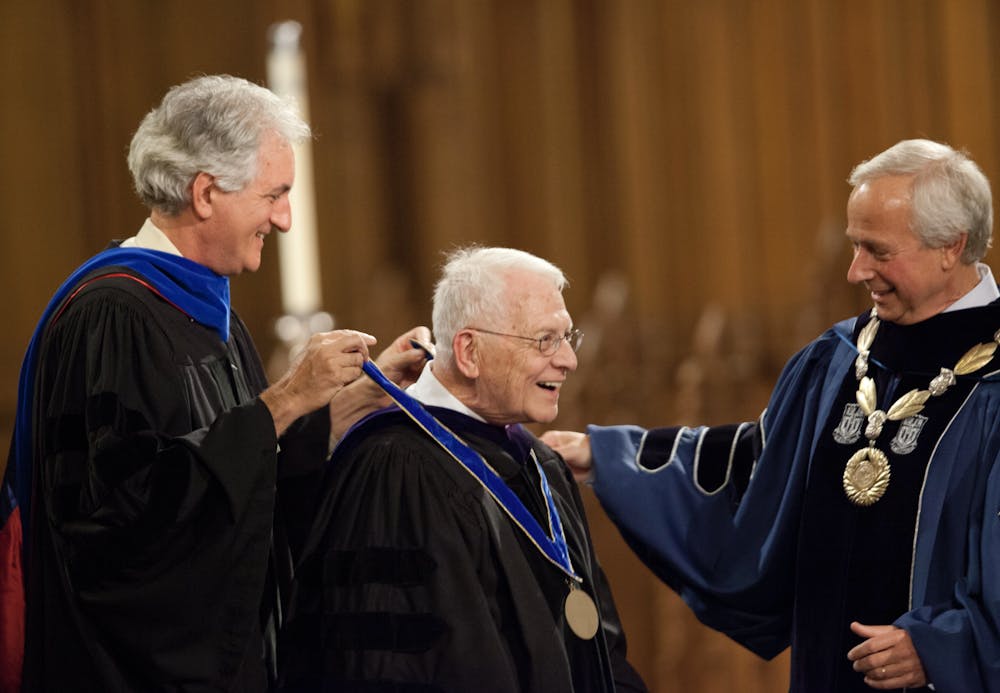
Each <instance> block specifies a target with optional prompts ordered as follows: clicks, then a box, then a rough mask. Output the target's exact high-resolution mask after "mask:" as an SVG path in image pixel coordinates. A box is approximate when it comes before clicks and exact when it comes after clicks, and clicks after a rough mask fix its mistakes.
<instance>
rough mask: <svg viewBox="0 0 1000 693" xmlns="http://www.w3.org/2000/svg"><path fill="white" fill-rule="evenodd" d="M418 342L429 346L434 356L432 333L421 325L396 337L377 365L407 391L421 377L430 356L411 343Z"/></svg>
mask: <svg viewBox="0 0 1000 693" xmlns="http://www.w3.org/2000/svg"><path fill="white" fill-rule="evenodd" d="M411 340H412V341H416V342H418V343H420V344H424V345H427V346H428V348H429V349H430V350H431V353H430V355H431V356H433V355H434V352H433V349H434V347H433V346H432V345H431V331H430V330H429V329H427V328H426V327H424V326H423V325H419V326H417V327H414V328H413V329H411V330H409V331H408V332H404V333H403V334H401V335H399V336H398V337H396V339H394V340H393V342H392V344H390V345H389V346H388V347H387V348H386V349H385V350H384V351H383V352H382V353H381V354H379V355H378V357H377V358H376V359H375V365H376V366H378V367H379V370H380V371H382V372H383V373H384V374H385V377H387V378H388V379H389V380H391V381H392V382H394V383H396V384H397V385H399V386H400V387H401V388H403V389H406V387H407V386H409V385H412V384H413V383H415V382H416V381H417V378H419V377H420V371H422V370H423V369H424V364H425V363H426V362H427V356H428V354H427V353H426V352H425V351H424V350H423V349H418V348H416V347H414V346H413V344H411V343H410V342H411Z"/></svg>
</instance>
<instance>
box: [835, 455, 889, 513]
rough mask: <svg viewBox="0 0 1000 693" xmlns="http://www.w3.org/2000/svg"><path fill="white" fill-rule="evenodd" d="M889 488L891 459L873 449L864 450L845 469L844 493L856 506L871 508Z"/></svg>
mask: <svg viewBox="0 0 1000 693" xmlns="http://www.w3.org/2000/svg"><path fill="white" fill-rule="evenodd" d="M887 488H889V458H888V457H886V456H885V453H884V452H882V451H881V450H879V449H877V448H873V447H867V448H862V449H861V450H858V451H857V452H856V453H854V454H853V455H852V456H851V459H849V460H848V461H847V466H846V467H844V493H846V494H847V498H848V500H850V501H851V502H852V503H854V504H855V505H861V506H869V505H872V504H874V503H875V502H876V501H878V499H879V498H881V497H882V496H883V495H884V494H885V490H886V489H887Z"/></svg>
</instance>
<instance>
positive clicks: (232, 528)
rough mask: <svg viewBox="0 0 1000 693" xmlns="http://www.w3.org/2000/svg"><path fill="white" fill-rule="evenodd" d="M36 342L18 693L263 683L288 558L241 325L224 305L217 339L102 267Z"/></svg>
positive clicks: (260, 381)
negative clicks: (223, 325) (275, 542)
mask: <svg viewBox="0 0 1000 693" xmlns="http://www.w3.org/2000/svg"><path fill="white" fill-rule="evenodd" d="M40 349H41V350H40V353H39V359H38V370H37V383H36V389H35V405H36V406H35V416H34V426H33V428H34V431H35V432H36V434H35V440H34V446H35V464H34V480H33V488H34V492H33V496H34V502H33V506H32V521H31V523H30V541H29V555H28V569H27V576H26V583H27V586H26V589H27V602H28V613H27V642H26V652H25V668H24V690H26V691H144V692H145V691H161V690H163V691H166V690H170V691H177V690H184V691H208V690H213V691H214V690H236V691H263V690H266V689H267V686H268V679H269V676H268V672H267V664H266V663H265V662H266V661H267V657H266V656H265V648H266V642H265V637H264V633H265V632H267V631H268V630H271V631H273V630H274V625H273V618H274V615H275V613H276V600H277V592H276V589H277V588H276V580H277V578H278V577H279V576H278V573H277V572H276V571H275V566H276V565H280V564H281V563H282V561H281V560H280V559H281V558H283V557H284V558H286V560H285V561H284V562H285V563H287V562H288V561H287V557H286V556H281V555H279V557H278V558H279V560H278V561H277V563H276V562H275V555H274V552H273V551H272V521H273V518H274V511H275V485H276V470H277V466H278V454H277V447H278V441H277V439H276V437H275V430H274V423H273V421H272V419H271V416H270V413H269V412H268V410H267V408H266V406H265V405H264V404H263V403H262V402H261V401H260V400H259V399H258V398H257V394H258V393H259V392H260V391H261V390H262V389H263V388H264V387H265V385H266V380H265V376H264V373H263V369H262V367H261V363H260V359H259V357H258V355H257V353H256V351H255V349H254V346H253V343H252V341H251V339H250V336H249V335H248V333H247V331H246V328H245V326H244V325H243V323H242V322H241V321H240V320H239V318H238V317H237V316H236V315H235V314H234V315H233V316H232V321H231V335H230V338H229V341H228V343H226V342H223V341H222V340H221V339H220V337H219V335H218V333H217V332H216V331H215V330H213V329H211V328H209V327H206V326H204V325H201V324H199V323H198V322H195V321H194V320H192V319H190V318H189V317H187V316H186V315H185V314H184V313H182V312H181V311H180V310H178V309H177V308H176V307H174V306H171V305H169V304H168V303H167V302H165V301H164V300H163V299H161V298H160V297H159V296H158V295H156V294H155V293H153V292H152V291H150V290H149V289H148V288H146V287H145V286H143V285H141V284H139V283H137V282H136V281H133V280H131V279H128V278H102V279H101V280H99V281H97V282H94V283H91V284H89V285H88V286H86V288H84V289H83V290H82V291H81V292H80V293H79V294H78V295H76V296H75V297H74V298H73V299H72V301H71V302H69V303H68V305H67V306H66V307H65V308H64V309H63V310H62V312H61V313H58V314H57V317H56V318H54V319H53V320H52V322H51V323H50V324H49V326H48V329H47V331H46V333H45V336H44V338H43V341H42V343H41V345H40ZM326 431H328V424H327V428H326V430H324V431H320V432H319V434H318V436H319V437H318V439H319V440H322V441H323V443H322V444H321V445H320V447H321V448H323V453H324V455H323V456H325V445H326V444H325V435H326ZM290 447H296V445H290ZM308 447H309V446H308V445H303V444H299V445H298V449H300V450H302V449H306V448H308ZM320 460H322V456H321V457H320Z"/></svg>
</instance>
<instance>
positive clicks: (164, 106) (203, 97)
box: [128, 75, 311, 216]
mask: <svg viewBox="0 0 1000 693" xmlns="http://www.w3.org/2000/svg"><path fill="white" fill-rule="evenodd" d="M270 132H273V133H276V134H277V135H278V136H279V137H281V138H282V139H284V140H285V141H287V142H289V143H294V142H298V141H301V140H303V139H306V138H308V137H309V136H310V134H311V133H310V130H309V125H308V124H306V122H305V121H303V120H302V118H301V117H299V115H298V112H297V111H296V109H295V107H294V106H293V105H292V104H290V103H288V102H286V101H284V100H282V99H281V98H279V97H278V96H277V95H275V94H274V93H273V92H271V91H269V90H268V89H265V88H264V87H261V86H259V85H257V84H254V83H252V82H248V81H247V80H245V79H242V78H240V77H231V76H229V75H209V76H204V77H198V78H195V79H192V80H190V81H188V82H185V83H183V84H180V85H177V86H175V87H172V88H171V89H170V91H168V92H167V94H166V95H165V96H164V97H163V101H161V102H160V105H159V106H157V107H156V108H154V109H153V110H152V111H150V112H149V113H148V114H146V117H145V118H143V120H142V123H141V124H140V125H139V129H138V130H137V131H136V133H135V135H134V136H133V137H132V144H131V146H130V147H129V153H128V167H129V170H130V171H131V172H132V179H133V182H134V184H135V190H136V192H137V193H138V195H139V198H140V199H141V200H142V202H143V204H145V205H146V206H147V207H148V208H150V209H156V210H159V211H161V212H163V213H164V214H167V215H168V216H176V215H177V214H179V213H180V212H181V211H182V210H183V209H184V208H185V207H187V206H188V205H189V204H190V203H191V182H192V181H193V180H194V179H195V177H196V176H197V175H198V173H200V172H205V173H209V174H211V175H213V176H215V178H216V183H217V185H218V186H219V187H220V188H221V189H222V190H225V191H227V192H235V191H238V190H242V189H243V188H245V187H246V186H247V185H248V184H249V183H250V181H252V180H253V179H254V178H255V177H256V175H257V164H258V162H257V157H258V154H259V152H260V147H261V144H262V141H263V138H264V135H265V134H267V133H270Z"/></svg>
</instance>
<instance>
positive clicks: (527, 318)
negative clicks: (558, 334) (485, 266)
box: [500, 275, 573, 331]
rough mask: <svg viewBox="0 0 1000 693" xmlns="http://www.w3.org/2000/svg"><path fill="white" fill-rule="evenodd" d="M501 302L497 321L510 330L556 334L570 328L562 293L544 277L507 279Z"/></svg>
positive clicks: (570, 322)
mask: <svg viewBox="0 0 1000 693" xmlns="http://www.w3.org/2000/svg"><path fill="white" fill-rule="evenodd" d="M505 298H506V300H505V301H503V302H502V304H503V305H504V311H503V312H504V313H505V315H502V316H500V319H501V320H503V321H506V322H508V323H509V326H510V327H511V328H519V329H529V330H543V329H545V330H556V331H558V330H565V329H568V328H569V327H571V326H572V324H573V321H572V318H571V317H570V314H569V311H568V310H567V309H566V303H565V301H564V300H563V295H562V292H561V291H559V289H558V288H556V286H555V284H553V282H552V281H551V280H550V279H549V278H548V277H542V276H538V275H527V276H521V277H514V276H512V277H509V278H508V282H507V292H506V294H505Z"/></svg>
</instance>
